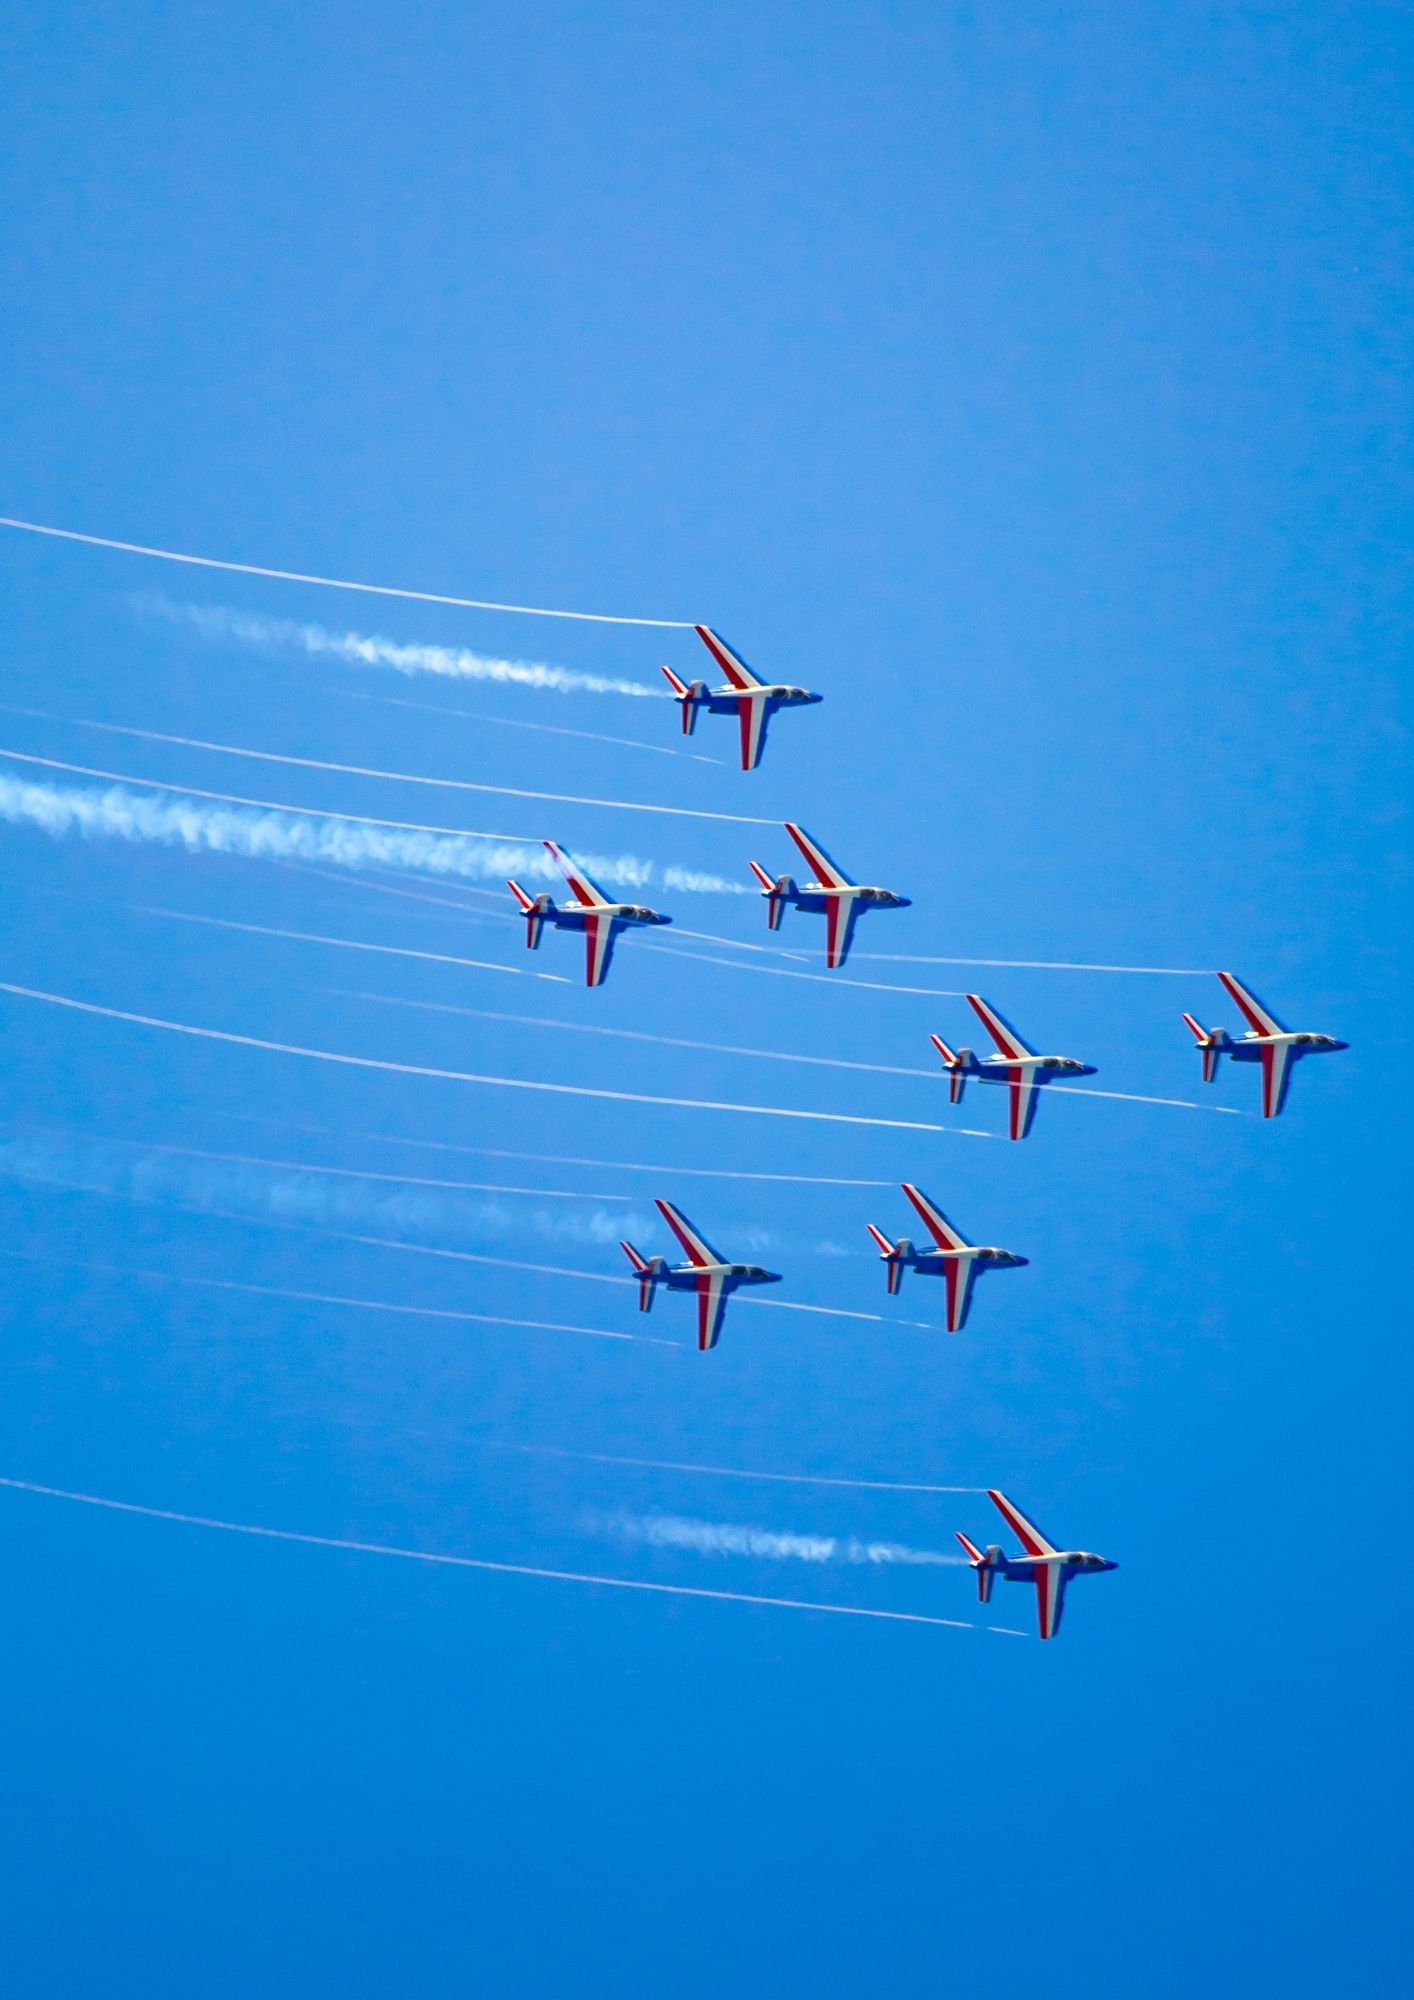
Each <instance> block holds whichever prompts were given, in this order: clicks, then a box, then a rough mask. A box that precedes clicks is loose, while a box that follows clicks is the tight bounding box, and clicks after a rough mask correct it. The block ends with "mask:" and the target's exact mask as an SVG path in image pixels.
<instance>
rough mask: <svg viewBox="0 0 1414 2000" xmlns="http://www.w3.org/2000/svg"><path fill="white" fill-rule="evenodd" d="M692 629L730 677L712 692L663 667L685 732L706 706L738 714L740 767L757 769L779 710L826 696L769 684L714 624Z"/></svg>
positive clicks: (689, 731)
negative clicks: (768, 725) (768, 729)
mask: <svg viewBox="0 0 1414 2000" xmlns="http://www.w3.org/2000/svg"><path fill="white" fill-rule="evenodd" d="M693 630H694V631H695V632H696V634H697V636H698V638H699V639H700V640H701V641H702V643H703V645H704V646H705V647H706V648H707V650H708V652H709V653H710V654H711V655H712V658H713V659H714V660H715V661H716V663H717V665H718V666H719V667H720V668H721V670H722V672H723V673H724V674H725V675H726V677H727V684H726V686H725V687H718V688H709V687H708V685H707V683H706V681H682V680H679V679H678V677H677V675H676V674H675V673H674V672H673V670H672V668H671V667H664V668H663V677H664V679H665V680H666V681H667V683H668V686H669V687H670V688H671V689H672V691H673V695H674V698H675V699H676V701H677V703H678V706H679V709H680V710H681V713H682V733H683V735H684V736H691V734H692V732H693V730H694V729H695V728H696V727H697V717H698V714H699V713H700V711H701V710H702V709H704V708H705V709H706V711H707V713H708V714H709V715H734V716H736V717H737V719H738V721H739V722H740V724H741V768H742V770H743V771H754V770H755V769H756V766H757V765H758V764H759V763H760V761H761V750H762V747H763V745H764V744H765V741H766V724H767V723H768V722H769V721H770V719H771V717H772V716H773V715H774V714H775V712H776V710H777V709H778V708H800V707H803V706H805V705H807V704H809V703H811V702H817V701H823V700H824V699H825V697H824V696H823V695H820V694H812V693H811V692H810V690H809V688H798V687H777V686H768V685H767V684H766V682H765V681H760V680H758V679H757V678H756V676H755V674H753V673H752V671H751V669H750V667H748V666H747V664H746V662H745V660H743V659H742V657H741V655H740V654H739V653H734V652H733V651H732V649H731V647H730V646H729V645H728V644H727V642H726V640H725V639H723V638H722V637H721V635H720V634H719V633H717V632H714V631H713V630H712V628H711V626H710V625H696V626H694V627H693Z"/></svg>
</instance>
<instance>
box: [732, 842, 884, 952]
mask: <svg viewBox="0 0 1414 2000" xmlns="http://www.w3.org/2000/svg"><path fill="white" fill-rule="evenodd" d="M785 829H786V832H787V833H788V834H789V835H790V837H791V839H792V840H793V841H794V842H795V844H796V846H797V847H798V848H799V849H800V851H801V853H802V855H804V857H805V861H806V864H807V866H808V867H810V868H811V869H813V870H814V879H813V880H811V881H809V882H806V883H805V884H804V885H803V886H802V887H801V888H799V889H797V887H796V886H795V883H794V882H793V881H792V879H791V877H790V876H789V875H778V876H777V877H776V878H775V880H774V881H773V880H772V879H771V877H770V876H769V875H768V874H767V873H766V871H765V869H764V868H763V867H762V866H761V864H760V862H759V861H753V862H750V863H749V864H748V865H749V866H750V869H751V872H752V874H753V875H754V876H755V877H756V880H757V881H758V882H759V883H760V885H761V893H762V895H763V896H764V897H765V898H766V925H767V928H768V929H769V930H773V931H777V930H779V929H780V927H781V918H782V916H783V915H784V914H785V908H786V905H787V904H788V903H790V904H793V905H794V907H795V908H796V909H798V910H806V911H809V912H810V913H812V914H813V915H816V916H818V915H820V914H821V913H822V912H823V914H824V917H825V964H826V965H827V966H828V967H829V969H830V971H831V972H833V971H834V970H835V969H836V967H838V966H841V965H843V964H844V962H845V960H846V959H847V958H848V956H849V942H850V938H851V936H852V935H853V932H854V920H855V917H856V916H857V915H858V913H859V911H860V909H861V908H863V909H883V910H906V909H907V908H908V906H909V904H910V903H911V902H912V900H913V898H912V897H911V896H900V895H899V894H898V893H897V891H896V890H893V889H867V888H862V887H861V886H860V885H859V884H858V883H857V882H851V881H850V879H849V877H848V875H846V874H845V872H844V870H843V869H842V868H837V867H836V866H835V864H834V862H833V861H831V859H830V857H829V855H828V854H826V852H825V850H824V848H823V847H821V846H819V845H818V844H817V843H816V842H815V841H813V840H812V839H811V838H810V835H809V834H808V833H806V832H805V831H804V830H803V829H802V828H801V827H798V826H796V825H795V824H794V823H793V822H792V821H791V820H787V821H786V822H785Z"/></svg>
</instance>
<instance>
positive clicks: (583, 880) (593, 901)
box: [545, 840, 609, 910]
mask: <svg viewBox="0 0 1414 2000" xmlns="http://www.w3.org/2000/svg"><path fill="white" fill-rule="evenodd" d="M545 849H546V852H547V853H548V854H549V856H550V858H551V859H552V861H553V862H554V864H555V866H556V867H557V868H558V869H559V871H560V873H561V874H562V875H563V876H564V878H565V880H566V881H567V882H568V883H569V885H570V887H571V889H573V890H574V893H575V900H576V901H577V902H580V903H583V904H584V906H585V908H586V909H588V910H592V909H595V908H601V909H607V908H608V907H609V899H608V897H607V896H606V895H605V894H604V891H603V890H602V889H601V888H600V887H599V885H598V884H597V883H596V882H591V881H590V879H589V877H588V876H587V875H586V874H585V872H584V870H583V869H582V868H578V867H576V866H575V864H574V862H573V861H571V859H570V857H569V856H568V855H567V854H566V853H565V851H564V849H563V848H562V847H557V846H556V845H555V843H554V841H553V840H547V841H546V842H545Z"/></svg>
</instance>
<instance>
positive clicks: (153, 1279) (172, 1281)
mask: <svg viewBox="0 0 1414 2000" xmlns="http://www.w3.org/2000/svg"><path fill="white" fill-rule="evenodd" d="M0 1257H14V1258H18V1259H19V1260H21V1261H22V1262H24V1263H26V1264H54V1265H59V1266H61V1267H62V1268H63V1269H64V1270H68V1271H91V1272H93V1273H95V1274H96V1275H97V1276H99V1277H107V1278H140V1279H142V1280H143V1281H144V1282H147V1283H152V1284H159V1285H194V1286H199V1287H201V1288H202V1289H204V1290H207V1291H216V1292H249V1293H251V1294H253V1295H254V1296H255V1297H257V1298H263V1299H290V1300H293V1301H294V1302H295V1303H296V1304H300V1305H316V1306H341V1307H348V1308H349V1309H350V1310H356V1311H359V1312H381V1313H396V1314H399V1315H401V1316H403V1317H404V1318H408V1319H446V1320H466V1321H468V1322H470V1323H472V1324H475V1325H477V1326H513V1327H519V1328H521V1329H523V1330H525V1331H528V1332H531V1333H582V1334H585V1335H587V1336H588V1337H589V1338H590V1339H592V1340H619V1341H630V1342H632V1343H633V1345H635V1346H637V1347H668V1348H671V1349H672V1351H673V1352H674V1353H675V1354H680V1353H681V1352H682V1351H683V1350H682V1349H681V1348H680V1347H679V1345H678V1343H677V1342H676V1341H675V1340H660V1339H658V1338H657V1337H656V1336H655V1335H653V1334H650V1333H613V1332H609V1331H608V1330H607V1329H606V1328H604V1327H598V1326H569V1325H566V1324H565V1323H564V1322H563V1321H561V1320H550V1319H508V1318H506V1317H504V1316H503V1315H502V1314H500V1313H475V1312H454V1311H452V1310H451V1309H450V1308H448V1307H442V1306H405V1305H397V1304H395V1303H394V1302H393V1301H392V1300H390V1299H346V1298H340V1297H338V1296H336V1295H334V1294H332V1293H329V1292H300V1291H293V1290H291V1289H290V1288H288V1287H287V1286H284V1285H251V1284H242V1283H240V1282H239V1281H238V1280H236V1279H235V1278H198V1277H191V1276H188V1275H186V1274H185V1273H183V1272H178V1271H139V1270H134V1269H132V1268H131V1266H129V1265H124V1264H89V1263H83V1262H78V1261H75V1260H74V1259H72V1258H67V1257H33V1256H30V1255H29V1254H28V1253H27V1252H25V1251H23V1250H12V1249H10V1248H8V1246H4V1245H0Z"/></svg>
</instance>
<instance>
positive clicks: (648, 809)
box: [7, 708, 776, 895]
mask: <svg viewBox="0 0 1414 2000" xmlns="http://www.w3.org/2000/svg"><path fill="white" fill-rule="evenodd" d="M7 712H8V713H9V714H12V715H24V716H28V717H31V718H32V719H36V720H39V721H41V722H54V721H61V722H62V721H63V720H64V718H63V717H62V716H59V717H56V716H54V715H53V714H51V713H50V712H49V711H48V710H47V709H41V708H23V709H17V708H10V709H8V711H7ZM74 727H75V728H76V729H96V730H101V731H102V732H103V733H104V734H105V735H107V736H128V737H132V738H134V739H135V740H137V741H139V742H142V743H168V744H172V745H174V746H175V747H176V748H177V749H179V750H211V751H214V752H215V753H216V754H217V755H219V756H222V757H244V758H246V759H247V760H248V761H249V762H251V763H255V764H283V765H289V766H292V767H294V768H296V769H298V770H302V771H333V772H335V773H337V774H338V775H339V776H340V777H345V778H382V779H386V780H388V781H389V782H390V783H392V784H398V785H430V786H432V787H433V788H434V789H435V790H437V791H444V792H480V793H484V794H486V795H488V796H490V797H494V798H500V799H535V800H538V801H541V802H544V803H548V804H550V805H560V806H598V807H600V808H601V809H602V810H604V811H606V812H637V813H658V814H661V815H664V816H666V817H668V818H671V819H710V820H719V821H721V822H723V823H724V824H726V825H728V826H774V825H775V824H776V822H775V821H774V820H770V819H754V818H751V817H750V816H748V815H747V814H744V813H724V812H701V811H698V810H697V809H696V808H694V807H692V806H663V805H644V804H642V803H640V802H639V801H637V800H635V799H601V798H590V797H587V796H585V795H584V794H582V793H579V792H533V791H526V790H524V789H523V788H521V787H518V786H515V785H484V784H478V783H473V782H472V780H471V779H469V778H424V777H420V776H418V775H417V774H415V773H414V772H411V771H385V770H381V769H379V768H377V767H375V766H373V765H369V764H334V763H329V762H327V761H326V760H324V759H323V758H319V757H293V756H287V755H285V754H284V753H283V752H281V751H277V750H250V749H247V748H245V747H244V746H243V745H239V744H235V743H215V742H211V741H209V740H208V739H207V738H205V737H202V736H168V735H166V734H164V733H163V732H162V731H161V730H158V729H135V728H131V727H129V726H128V725H127V724H124V723H117V722H94V721H91V720H88V719H87V718H83V717H79V718H76V719H75V721H74ZM741 889H742V894H743V895H749V894H751V893H752V892H751V890H750V889H749V888H748V887H747V886H746V885H745V884H742V885H741Z"/></svg>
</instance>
